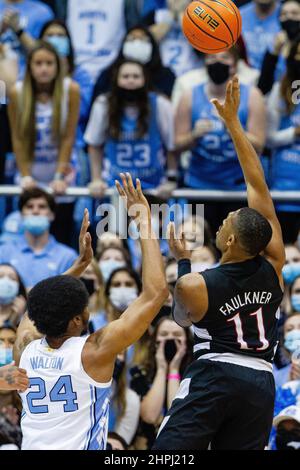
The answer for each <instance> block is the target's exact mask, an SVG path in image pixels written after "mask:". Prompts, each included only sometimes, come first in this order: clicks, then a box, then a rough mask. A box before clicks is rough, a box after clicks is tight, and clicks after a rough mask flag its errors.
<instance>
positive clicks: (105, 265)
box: [99, 259, 126, 282]
mask: <svg viewBox="0 0 300 470" xmlns="http://www.w3.org/2000/svg"><path fill="white" fill-rule="evenodd" d="M125 266H126V263H125V262H124V261H116V260H115V259H106V260H104V261H100V262H99V268H100V271H101V274H102V276H103V279H104V281H105V282H106V281H107V280H108V278H109V276H110V275H111V273H112V272H113V271H114V270H115V269H119V268H124V267H125Z"/></svg>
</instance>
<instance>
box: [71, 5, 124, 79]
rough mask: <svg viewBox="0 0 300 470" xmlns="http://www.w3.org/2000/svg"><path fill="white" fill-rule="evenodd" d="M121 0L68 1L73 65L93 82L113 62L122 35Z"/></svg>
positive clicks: (122, 15)
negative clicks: (74, 63) (74, 62)
mask: <svg viewBox="0 0 300 470" xmlns="http://www.w3.org/2000/svg"><path fill="white" fill-rule="evenodd" d="M124 11H125V6H124V0H112V1H109V0H84V1H82V0H69V1H68V13H67V24H68V27H69V30H70V33H71V36H72V42H73V46H74V50H75V56H76V64H77V65H80V66H81V67H83V68H84V69H85V70H86V71H87V72H88V73H89V74H90V76H91V77H92V79H93V80H94V81H95V80H96V78H97V77H98V75H99V74H100V72H101V71H102V70H104V69H106V68H107V67H109V66H110V65H111V64H112V62H113V61H114V60H115V59H116V57H117V55H118V53H119V50H120V47H121V43H122V40H123V37H124V35H125V13H124Z"/></svg>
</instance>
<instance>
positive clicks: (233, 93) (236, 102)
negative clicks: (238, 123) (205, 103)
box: [211, 75, 240, 121]
mask: <svg viewBox="0 0 300 470" xmlns="http://www.w3.org/2000/svg"><path fill="white" fill-rule="evenodd" d="M211 103H212V104H213V105H214V106H215V107H216V109H217V111H218V113H219V115H220V117H221V118H222V119H224V121H231V120H232V119H234V118H236V117H237V114H238V111H239V106H240V85H239V79H238V77H237V76H236V75H235V76H234V77H233V79H232V80H230V81H229V82H228V84H227V88H226V97H225V102H224V104H221V103H220V101H219V100H217V99H213V100H211Z"/></svg>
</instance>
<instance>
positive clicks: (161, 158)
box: [103, 93, 166, 189]
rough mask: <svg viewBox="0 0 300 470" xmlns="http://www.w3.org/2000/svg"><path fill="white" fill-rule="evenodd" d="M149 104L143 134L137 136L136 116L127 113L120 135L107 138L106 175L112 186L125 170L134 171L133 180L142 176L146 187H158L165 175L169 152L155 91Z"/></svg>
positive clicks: (141, 178)
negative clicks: (146, 124)
mask: <svg viewBox="0 0 300 470" xmlns="http://www.w3.org/2000/svg"><path fill="white" fill-rule="evenodd" d="M149 104H150V118H149V127H148V130H147V133H146V134H145V135H144V136H143V137H138V136H137V135H136V134H137V132H136V131H137V117H136V116H129V115H127V114H125V113H124V114H123V117H122V118H121V136H120V138H119V139H114V138H112V137H109V138H108V139H107V140H106V143H105V146H104V169H103V177H104V179H105V181H106V183H107V184H108V185H109V186H114V185H115V180H116V179H119V177H120V173H121V172H124V171H128V172H129V173H131V176H132V179H133V180H135V179H136V178H139V179H140V180H141V183H142V187H143V188H145V189H153V188H156V187H157V186H158V185H159V184H160V183H161V182H162V180H163V178H164V176H165V165H166V151H165V148H164V145H163V141H162V136H161V133H160V130H159V125H158V122H157V95H156V94H155V93H149Z"/></svg>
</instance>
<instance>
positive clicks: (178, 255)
mask: <svg viewBox="0 0 300 470" xmlns="http://www.w3.org/2000/svg"><path fill="white" fill-rule="evenodd" d="M168 233H169V237H168V243H169V247H170V251H171V253H172V255H173V256H174V258H175V259H176V261H179V260H180V259H190V257H191V252H190V250H188V249H187V247H186V240H185V236H184V232H182V234H181V238H177V237H176V234H175V225H174V222H170V224H169V226H168Z"/></svg>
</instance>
